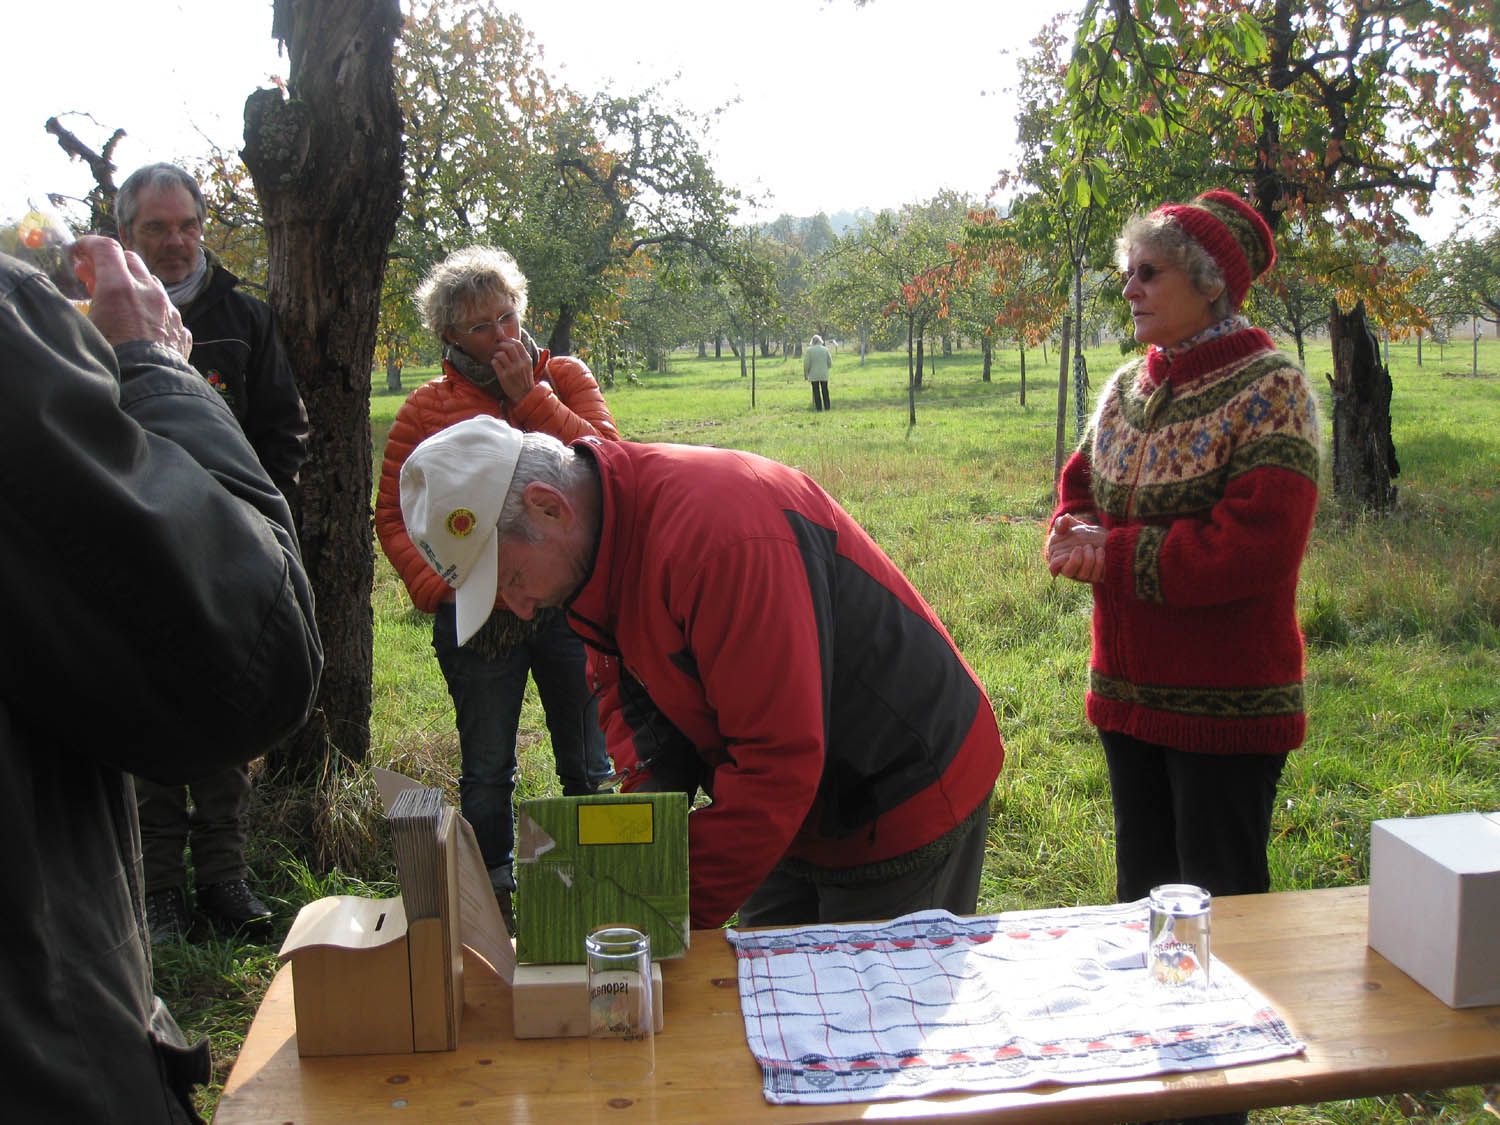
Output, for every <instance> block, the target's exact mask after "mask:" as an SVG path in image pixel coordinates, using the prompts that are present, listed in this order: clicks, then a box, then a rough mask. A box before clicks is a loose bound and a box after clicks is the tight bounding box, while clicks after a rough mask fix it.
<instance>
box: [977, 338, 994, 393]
mask: <svg viewBox="0 0 1500 1125" xmlns="http://www.w3.org/2000/svg"><path fill="white" fill-rule="evenodd" d="M979 354H980V355H981V356H982V357H983V358H984V366H983V367H982V368H981V369H980V372H979V381H980V382H981V383H988V382H990V368H991V366H993V362H994V354H995V341H994V340H992V339H991V338H990V337H988V336H982V337H980V340H979Z"/></svg>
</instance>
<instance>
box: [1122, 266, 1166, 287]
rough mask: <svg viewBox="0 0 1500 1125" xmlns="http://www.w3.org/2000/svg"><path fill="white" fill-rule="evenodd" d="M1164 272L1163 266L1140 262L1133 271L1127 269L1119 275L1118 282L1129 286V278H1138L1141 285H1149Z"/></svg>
mask: <svg viewBox="0 0 1500 1125" xmlns="http://www.w3.org/2000/svg"><path fill="white" fill-rule="evenodd" d="M1165 272H1166V267H1165V266H1153V265H1152V264H1151V263H1150V262H1142V263H1141V264H1140V265H1138V266H1136V267H1135V269H1128V270H1125V271H1124V272H1123V273H1121V274H1120V281H1121V283H1122V284H1123V285H1129V284H1130V279H1131V278H1139V279H1140V282H1141V284H1142V285H1150V284H1151V282H1153V281H1154V280H1156V278H1158V277H1160V276H1161V275H1162V274H1163V273H1165Z"/></svg>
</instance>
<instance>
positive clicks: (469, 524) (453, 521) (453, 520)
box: [447, 508, 479, 539]
mask: <svg viewBox="0 0 1500 1125" xmlns="http://www.w3.org/2000/svg"><path fill="white" fill-rule="evenodd" d="M447 526H448V534H449V535H451V536H453V537H454V538H455V539H462V538H463V537H464V536H465V535H468V534H469V533H470V532H472V531H473V530H474V529H475V528H476V527H478V526H479V519H478V517H477V516H475V515H474V513H473V512H471V511H469V509H468V508H454V509H453V511H451V512H449V513H448V521H447Z"/></svg>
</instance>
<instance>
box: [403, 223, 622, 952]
mask: <svg viewBox="0 0 1500 1125" xmlns="http://www.w3.org/2000/svg"><path fill="white" fill-rule="evenodd" d="M416 303H417V307H418V309H419V310H420V312H421V314H422V319H423V320H424V321H425V322H426V324H427V327H428V328H429V329H430V330H431V331H432V333H433V335H434V336H436V337H437V338H438V339H439V340H441V341H442V343H443V371H442V374H440V375H439V376H437V378H435V379H432V380H431V381H429V382H427V383H424V384H423V385H422V386H420V387H418V388H417V389H416V390H415V391H413V392H412V393H411V397H410V398H408V399H407V400H406V402H405V403H403V404H402V406H401V409H400V411H398V412H397V414H396V420H395V422H394V423H393V424H392V425H391V430H390V435H389V437H388V439H387V441H386V446H385V461H384V464H383V466H382V468H381V473H380V489H379V494H378V498H377V500H376V502H375V530H376V533H377V534H378V535H379V537H380V546H381V549H382V550H383V551H384V552H385V554H386V557H387V558H388V559H390V561H391V565H392V566H394V567H395V568H396V573H398V574H399V575H400V576H401V579H402V581H403V582H405V583H406V589H407V592H408V593H409V594H410V595H411V600H412V604H413V605H415V606H416V607H417V608H418V609H419V610H421V611H422V612H423V613H431V614H433V615H434V617H433V622H432V648H433V651H434V652H435V653H436V654H437V660H438V665H439V666H440V667H441V668H442V671H443V678H444V679H445V680H446V681H447V683H448V693H449V695H451V696H452V697H453V706H454V710H455V712H456V716H457V725H458V745H459V757H460V762H461V765H460V773H459V780H458V788H459V802H460V805H461V807H462V811H463V814H464V817H465V818H466V819H467V820H468V821H469V823H470V824H471V825H473V827H474V835H475V837H476V838H477V840H478V842H479V848H480V851H481V852H482V853H483V856H484V862H485V865H486V866H487V867H488V868H489V873H490V882H491V884H492V885H493V887H494V890H495V894H496V898H497V900H498V901H499V903H500V908H501V911H502V912H503V913H505V914H506V916H507V918H510V917H511V913H510V912H511V893H512V892H513V891H514V890H515V886H516V884H515V875H514V871H513V867H512V863H513V853H514V849H515V821H514V811H513V809H512V807H511V800H512V796H513V795H514V792H515V784H516V781H515V779H516V735H517V732H518V730H519V727H520V722H521V702H522V699H523V698H524V696H525V694H526V680H527V676H528V675H530V676H531V678H533V679H534V680H535V681H536V685H537V692H538V694H539V695H540V696H541V700H542V708H543V710H544V712H545V714H546V720H547V730H548V733H549V734H550V735H551V738H552V755H553V761H554V763H555V765H556V768H557V777H558V780H559V781H560V782H561V783H562V790H563V793H564V795H566V796H579V795H583V794H587V793H593V792H597V791H598V790H599V789H600V788H601V787H605V786H607V785H608V784H609V782H610V780H611V777H612V775H613V769H612V767H611V766H610V763H609V758H608V756H607V755H606V754H605V750H604V734H603V732H602V731H601V730H600V729H599V707H598V702H597V701H596V700H595V699H594V697H593V694H592V692H591V691H590V689H589V684H588V675H587V671H586V669H585V660H586V655H585V652H584V647H583V642H582V641H581V640H580V639H579V638H578V636H577V635H576V634H575V633H574V632H573V630H572V629H570V628H569V627H568V623H567V621H566V620H565V618H564V617H563V615H562V613H560V612H557V611H555V610H549V611H547V612H545V613H540V614H537V615H535V616H532V615H529V614H528V615H527V619H524V620H523V619H522V618H519V617H517V616H516V615H515V614H513V613H510V612H509V611H507V610H505V609H503V608H502V609H498V610H497V609H495V602H494V600H493V599H491V600H490V602H489V604H487V605H482V606H480V605H476V604H474V603H465V602H462V601H460V602H457V603H455V600H454V597H453V591H452V590H451V589H449V587H448V586H447V584H446V583H445V582H444V581H443V580H442V579H441V578H439V577H438V575H437V574H435V573H433V571H432V569H431V567H429V566H428V565H427V560H426V559H425V558H424V557H423V555H422V553H421V551H419V550H418V548H417V546H416V545H415V544H414V543H413V542H412V538H411V536H410V534H409V533H408V529H407V527H406V524H405V522H404V520H403V519H402V515H401V494H400V475H401V466H402V465H403V464H404V463H405V461H406V458H407V456H408V455H409V454H410V453H411V451H412V449H413V448H415V447H416V445H417V443H418V442H420V441H422V439H423V438H426V437H428V436H429V435H431V434H434V433H437V432H438V431H439V430H442V429H444V428H445V427H448V426H451V425H453V424H454V423H455V422H461V421H463V420H464V419H466V418H475V417H490V418H503V419H505V420H506V421H507V422H509V423H510V424H511V425H513V426H515V427H516V428H517V429H519V430H535V431H537V432H539V433H545V434H550V435H552V436H553V437H556V438H559V439H561V440H563V441H572V440H573V439H575V438H580V437H586V436H587V437H597V438H602V439H604V440H607V441H613V440H615V438H616V437H617V436H618V435H617V432H616V430H615V423H614V419H613V418H611V417H610V413H609V407H608V406H607V405H606V404H605V402H604V395H603V394H602V393H601V392H600V390H599V384H598V383H597V382H595V380H594V376H593V375H592V374H591V373H590V371H589V369H588V367H587V366H586V365H585V364H584V363H583V361H582V360H579V359H576V358H574V357H573V356H566V355H552V354H551V353H549V352H547V351H545V350H541V349H538V348H537V346H536V343H535V342H534V341H533V340H532V338H531V337H530V335H528V334H527V332H526V330H525V329H524V328H523V327H522V326H521V322H522V320H523V318H524V317H525V315H526V277H525V275H524V274H522V273H521V270H520V267H518V266H517V265H516V263H515V260H514V259H513V258H512V257H511V256H510V255H509V254H507V253H505V252H504V251H502V250H496V249H492V248H491V247H488V246H470V247H467V248H465V249H462V250H457V251H455V252H454V253H452V254H450V255H449V256H448V257H447V258H445V259H444V260H443V261H442V262H440V263H438V265H437V266H436V267H435V268H434V269H433V270H432V272H431V273H430V274H428V275H427V277H426V279H424V280H423V282H422V283H421V285H420V286H418V288H417V292H416ZM484 533H485V531H484V529H482V528H481V529H478V534H481V535H482V534H484ZM492 611H493V612H492ZM511 928H512V932H514V925H512V927H511Z"/></svg>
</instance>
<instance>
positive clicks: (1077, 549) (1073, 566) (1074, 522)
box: [1043, 512, 1109, 582]
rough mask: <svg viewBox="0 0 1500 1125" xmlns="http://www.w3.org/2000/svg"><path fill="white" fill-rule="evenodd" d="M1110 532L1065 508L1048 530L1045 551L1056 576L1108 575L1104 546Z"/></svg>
mask: <svg viewBox="0 0 1500 1125" xmlns="http://www.w3.org/2000/svg"><path fill="white" fill-rule="evenodd" d="M1108 538H1109V533H1108V532H1107V531H1105V530H1104V528H1102V527H1100V526H1099V525H1098V524H1096V523H1089V522H1087V521H1085V520H1081V519H1079V518H1078V517H1077V516H1074V515H1070V514H1069V513H1067V512H1064V513H1063V514H1062V515H1060V516H1058V517H1057V519H1056V520H1055V521H1053V524H1052V528H1051V530H1050V531H1048V532H1047V543H1046V546H1045V547H1044V548H1043V554H1044V555H1045V557H1046V559H1047V569H1048V570H1049V571H1051V572H1052V577H1054V578H1056V577H1058V576H1059V575H1061V576H1062V577H1063V578H1072V579H1074V580H1075V581H1077V582H1100V581H1102V580H1103V578H1104V547H1105V543H1106V542H1107V541H1108Z"/></svg>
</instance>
